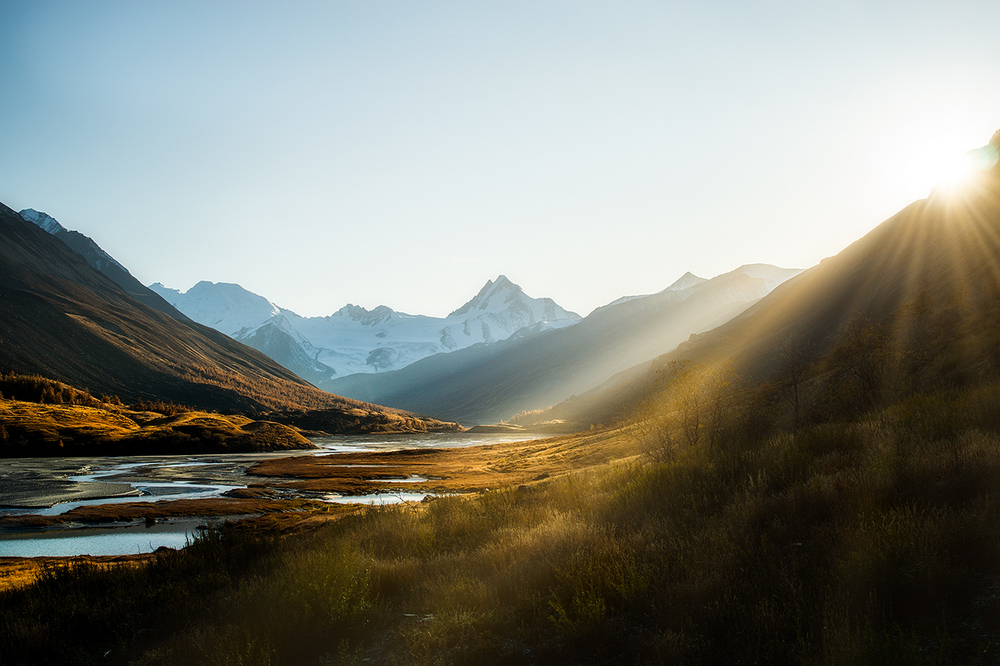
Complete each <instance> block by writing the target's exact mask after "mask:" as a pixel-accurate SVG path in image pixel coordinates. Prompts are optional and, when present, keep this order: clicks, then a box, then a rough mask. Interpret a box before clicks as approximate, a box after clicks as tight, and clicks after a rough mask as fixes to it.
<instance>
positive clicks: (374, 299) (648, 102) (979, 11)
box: [0, 0, 1000, 316]
mask: <svg viewBox="0 0 1000 666" xmlns="http://www.w3.org/2000/svg"><path fill="white" fill-rule="evenodd" d="M0 25H2V26H3V27H4V39H3V40H0V91H2V93H0V95H2V103H0V202H3V203H4V204H6V205H8V206H10V207H11V208H14V209H15V210H21V209H23V208H35V209H37V210H42V211H45V212H47V213H49V214H50V215H52V216H53V217H55V218H56V219H57V220H59V221H60V222H61V223H62V224H63V226H65V227H67V228H69V229H76V230H79V231H81V232H83V233H85V234H87V235H89V236H91V237H92V238H93V239H94V240H95V241H97V243H98V244H100V245H101V246H102V247H103V248H104V249H105V250H106V251H107V252H108V253H110V254H111V255H112V256H114V257H115V258H116V259H118V260H119V261H120V262H121V263H123V264H124V265H125V266H126V267H127V268H128V269H129V270H130V271H131V272H132V274H133V275H135V276H136V277H137V278H138V279H139V280H140V281H142V282H143V283H145V284H150V283H152V282H161V283H163V284H164V285H166V286H168V287H173V288H178V289H181V290H186V289H188V288H190V287H191V286H192V285H194V284H195V283H197V282H199V281H201V280H210V281H213V282H235V283H238V284H240V285H242V286H244V287H245V288H247V289H249V290H251V291H253V292H256V293H258V294H261V295H263V296H265V297H267V298H269V299H270V300H271V301H273V302H275V303H276V304H278V305H280V306H282V307H286V308H289V309H291V310H294V311H295V312H297V313H299V314H301V315H305V316H320V315H328V314H331V313H333V312H334V311H336V310H337V309H339V308H340V307H342V306H343V305H345V304H346V303H353V304H357V305H362V306H364V307H367V308H369V309H371V308H374V307H375V306H377V305H381V304H384V305H388V306H389V307H391V308H393V309H395V310H398V311H402V312H407V313H410V314H427V315H434V316H444V315H447V314H448V313H449V312H451V311H452V310H454V309H456V308H458V307H459V306H461V305H462V304H463V303H464V302H466V301H467V300H469V299H470V298H472V297H473V296H474V295H475V294H476V292H477V291H478V290H479V289H480V288H481V287H482V285H483V284H484V283H485V282H486V281H487V280H488V279H494V278H496V277H497V275H500V274H504V275H506V276H507V277H508V278H510V279H511V280H512V281H513V282H515V283H517V284H519V285H520V286H521V287H522V288H523V289H524V291H525V292H526V293H527V294H528V295H530V296H534V297H543V296H544V297H550V298H553V299H554V300H555V301H556V302H557V303H559V304H560V305H562V306H563V307H565V308H567V309H570V310H574V311H576V312H578V313H580V314H584V315H585V314H587V313H589V312H590V311H591V310H593V309H594V308H595V307H598V306H600V305H603V304H605V303H608V302H610V301H612V300H614V299H616V298H618V297H620V296H625V295H633V294H643V293H652V292H656V291H659V290H661V289H663V288H665V287H666V286H668V285H669V284H670V283H671V282H673V281H674V280H676V279H677V278H678V277H680V276H681V275H682V274H684V273H685V272H687V271H691V272H693V273H695V274H697V275H700V276H702V277H712V276H714V275H718V274H720V273H724V272H727V271H729V270H732V269H735V268H737V267H738V266H740V265H742V264H746V263H757V262H765V263H772V264H776V265H779V266H784V267H798V268H806V267H809V266H811V265H814V264H816V263H818V262H819V261H820V260H821V259H822V258H824V257H826V256H830V255H833V254H836V253H837V252H839V251H840V250H842V249H843V248H844V247H846V246H847V245H849V244H850V243H851V242H853V241H854V240H856V239H858V238H860V237H861V236H862V235H864V234H865V233H867V232H868V231H869V230H871V229H872V228H874V227H875V226H876V225H877V224H878V223H880V222H881V221H883V220H884V219H886V218H888V217H890V216H891V215H892V214H894V213H895V212H896V211H898V210H899V209H901V208H903V207H904V206H906V205H907V204H909V203H910V202H912V201H914V200H916V199H920V198H923V197H925V196H926V195H927V194H928V192H929V190H930V188H931V187H932V186H933V185H934V184H935V182H937V181H938V180H939V179H940V178H941V177H942V174H943V173H944V170H945V169H947V167H948V165H949V164H951V163H953V162H954V161H955V160H957V159H961V156H962V155H964V153H965V152H966V151H968V150H971V149H974V148H977V147H979V146H982V145H983V144H985V143H986V142H987V141H988V140H989V139H990V137H991V136H992V134H993V132H994V131H996V130H997V129H1000V86H997V85H996V83H997V73H998V72H1000V40H998V39H996V35H995V31H996V26H997V25H1000V4H998V3H996V2H995V0H994V1H992V2H962V1H960V0H958V1H954V0H953V1H950V2H928V1H920V0H911V1H906V2H904V1H894V2H852V1H850V0H840V1H837V2H823V1H820V2H617V1H615V2H610V1H608V2H587V1H581V0H573V1H566V2H560V1H542V2H538V1H531V2H517V1H505V2H490V1H483V2H421V1H419V0H414V1H406V2H391V1H379V2H368V1H358V2H347V1H344V2H334V1H330V2H295V1H282V2H224V1H221V0H216V1H213V2H202V1H199V2H183V1H178V0H172V1H171V2H169V3H168V2H151V1H142V0H140V1H128V2H119V1H116V0H103V1H101V2H84V1H78V0H74V1H70V2H48V1H46V0H30V1H27V0H26V1H11V0H0Z"/></svg>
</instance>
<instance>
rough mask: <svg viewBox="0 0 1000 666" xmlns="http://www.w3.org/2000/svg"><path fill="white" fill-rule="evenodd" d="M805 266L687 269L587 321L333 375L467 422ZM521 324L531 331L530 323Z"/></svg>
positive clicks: (360, 394)
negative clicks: (708, 273)
mask: <svg viewBox="0 0 1000 666" xmlns="http://www.w3.org/2000/svg"><path fill="white" fill-rule="evenodd" d="M800 272H801V271H799V270H797V269H785V268H778V267H777V266H769V265H766V264H747V265H744V266H740V267H739V268H737V269H735V270H732V271H729V272H728V273H724V274H722V275H718V276H716V277H714V278H712V279H710V280H706V279H703V278H700V277H697V276H695V275H692V274H691V273H687V274H685V275H684V276H683V277H681V278H680V279H679V280H677V281H676V282H674V283H673V284H671V285H670V286H669V287H667V288H666V289H664V290H662V291H660V292H657V293H655V294H651V295H648V296H634V297H626V298H623V299H618V300H617V301H615V302H614V303H612V304H609V305H606V306H604V307H602V308H598V309H596V310H594V311H593V312H592V313H590V314H589V315H588V316H587V317H586V318H585V319H583V320H582V321H581V322H580V323H578V324H576V325H574V326H571V327H567V328H563V329H560V330H555V331H548V332H544V333H541V334H537V335H531V336H527V337H521V336H519V335H512V336H511V337H510V338H508V339H507V340H504V341H501V342H497V343H495V344H492V345H478V346H474V347H469V348H467V349H461V350H457V351H455V352H454V353H452V354H439V355H436V356H433V357H430V358H425V359H421V360H420V361H417V362H416V363H413V364H411V365H409V366H407V367H405V368H402V369H400V370H396V371H393V372H383V373H378V374H366V375H352V376H349V377H343V378H334V379H332V380H331V381H329V382H327V383H326V384H325V388H327V390H329V391H332V392H334V393H337V394H339V395H346V396H350V397H353V398H358V399H364V400H371V399H373V398H377V399H378V401H379V402H380V403H381V404H387V405H391V406H393V407H400V408H403V409H409V410H413V411H416V412H419V413H433V414H445V415H446V416H447V418H449V419H455V420H457V421H459V422H461V423H463V424H465V425H474V424H477V423H495V422H496V421H497V420H499V419H507V418H510V417H511V416H513V415H514V414H517V413H518V412H520V411H522V410H528V411H531V410H535V409H543V408H545V407H548V406H549V405H552V404H555V403H559V402H561V401H563V400H566V399H567V398H569V397H570V396H571V395H574V394H576V395H579V394H581V393H583V392H585V391H588V390H590V389H592V388H594V387H596V386H599V385H601V384H602V383H603V382H605V381H607V380H608V379H609V378H611V377H612V376H614V375H615V374H616V373H618V372H621V371H623V370H625V369H627V368H630V367H632V366H634V365H636V364H638V363H643V362H646V361H649V360H651V359H653V358H656V357H657V356H659V355H661V354H663V353H665V352H668V351H670V350H672V349H674V348H676V346H677V345H678V344H680V343H682V342H684V341H686V340H688V339H689V338H690V337H691V335H692V334H699V333H703V332H704V331H707V330H709V329H712V328H715V327H716V326H718V325H720V324H722V323H724V322H726V321H729V320H730V319H732V318H733V317H735V316H737V315H739V314H740V313H742V312H743V311H745V310H746V309H747V308H748V307H750V306H751V305H752V304H754V303H756V302H757V301H759V300H760V299H761V298H763V297H764V296H766V295H767V294H769V293H770V292H771V291H772V290H773V289H774V288H776V287H777V286H778V285H779V284H781V283H782V282H784V281H785V280H788V279H790V278H792V277H794V276H795V275H797V274H798V273H800ZM522 330H523V329H522Z"/></svg>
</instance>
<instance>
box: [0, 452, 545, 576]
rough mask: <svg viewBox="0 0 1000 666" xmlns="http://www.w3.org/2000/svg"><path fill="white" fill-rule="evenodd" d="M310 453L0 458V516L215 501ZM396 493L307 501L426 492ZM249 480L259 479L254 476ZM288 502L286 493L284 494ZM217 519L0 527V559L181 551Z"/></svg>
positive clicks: (331, 498)
mask: <svg viewBox="0 0 1000 666" xmlns="http://www.w3.org/2000/svg"><path fill="white" fill-rule="evenodd" d="M539 436H540V435H525V434H492V433H491V434H470V433H426V434H419V435H411V434H406V435H402V434H399V435H395V434H390V435H385V434H381V435H353V436H340V437H325V438H314V439H313V440H312V441H313V443H314V444H316V445H317V446H318V447H319V449H318V450H316V451H313V452H312V455H317V456H329V455H336V454H338V453H348V452H365V451H394V450H402V449H414V448H455V447H466V446H478V445H482V444H493V443H501V442H512V441H523V440H525V439H534V438H536V437H539ZM309 453H310V452H307V451H306V452H304V451H292V452H287V453H278V454H275V453H237V454H211V455H200V456H197V455H196V456H192V455H182V456H122V457H114V458H14V459H5V460H0V516H4V515H25V514H28V515H40V516H53V515H60V514H64V513H66V512H67V511H70V510H72V509H74V508H76V507H84V506H96V505H101V504H112V503H126V502H157V501H163V500H175V499H201V498H209V497H219V496H221V495H222V494H223V493H225V492H227V491H230V490H235V489H237V488H245V487H247V477H246V470H247V468H248V467H250V466H251V465H253V464H254V463H257V462H259V461H261V460H266V459H272V458H276V457H281V456H301V455H309ZM423 480H424V479H422V478H420V477H416V476H412V477H410V478H406V479H399V480H398V481H397V483H399V484H400V490H399V491H398V492H392V493H380V494H377V495H365V496H339V495H329V494H324V495H317V496H309V498H310V499H317V500H320V501H326V502H333V503H368V504H389V503H396V502H405V501H419V500H421V499H423V498H424V497H426V493H413V492H406V491H405V490H403V489H404V488H405V484H407V483H417V482H420V481H423ZM253 481H254V482H255V483H259V482H260V481H261V480H260V479H258V478H254V479H253ZM288 496H289V497H292V496H294V495H292V494H289V495H288ZM222 520H224V518H204V517H200V518H198V517H196V518H177V519H169V518H168V519H161V520H159V521H157V522H156V523H152V522H150V523H149V524H147V523H146V522H145V521H133V522H131V523H127V524H121V525H116V526H114V527H109V526H106V525H104V526H101V527H93V526H88V525H82V524H76V523H66V524H63V525H61V526H59V527H45V528H41V527H40V528H25V527H23V526H19V527H16V528H11V527H3V528H0V557H37V556H60V557H64V556H72V555H127V554H136V553H148V552H153V551H154V550H156V549H157V548H160V547H167V548H183V547H184V546H185V545H186V544H188V543H190V541H191V540H192V539H193V538H194V536H195V534H196V533H197V530H198V528H199V526H204V525H206V524H211V523H213V522H220V521H222Z"/></svg>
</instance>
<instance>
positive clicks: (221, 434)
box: [0, 399, 314, 457]
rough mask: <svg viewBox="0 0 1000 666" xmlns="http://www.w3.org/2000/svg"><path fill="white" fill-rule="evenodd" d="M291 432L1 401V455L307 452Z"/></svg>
mask: <svg viewBox="0 0 1000 666" xmlns="http://www.w3.org/2000/svg"><path fill="white" fill-rule="evenodd" d="M311 448H314V445H313V444H312V443H311V442H310V441H309V440H308V439H306V438H305V437H303V436H302V435H301V434H300V433H299V432H298V431H297V430H296V429H294V428H291V427H288V426H285V425H281V424H278V423H273V422H267V421H255V420H253V419H249V418H246V417H244V416H236V415H229V416H227V415H222V414H212V413H208V412H201V411H185V412H182V413H179V414H175V415H171V416H164V415H163V414H159V413H156V412H140V411H135V410H132V409H128V408H124V407H120V406H115V405H111V404H104V405H102V406H100V407H88V406H83V405H68V404H67V405H61V404H60V405H47V404H38V403H33V402H22V401H18V400H4V399H0V457H28V456H95V455H125V454H128V455H147V454H174V453H176V454H185V453H207V452H212V453H222V452H226V451H230V452H236V451H280V450H287V449H311Z"/></svg>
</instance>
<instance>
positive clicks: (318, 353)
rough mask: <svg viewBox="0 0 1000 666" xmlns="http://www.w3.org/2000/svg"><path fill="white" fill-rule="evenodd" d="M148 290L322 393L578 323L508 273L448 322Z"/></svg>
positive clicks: (230, 287) (208, 288)
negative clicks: (357, 378)
mask: <svg viewBox="0 0 1000 666" xmlns="http://www.w3.org/2000/svg"><path fill="white" fill-rule="evenodd" d="M150 288H151V289H152V290H153V291H155V292H156V293H158V294H159V295H160V296H162V297H163V298H164V299H165V300H167V301H168V302H170V303H171V304H172V305H174V306H175V307H177V308H178V309H179V310H180V311H181V312H184V313H185V314H186V315H187V316H189V317H191V318H192V319H194V320H195V321H197V322H200V323H202V324H205V325H206V326H211V327H213V328H215V329H217V330H219V331H221V332H223V333H226V334H227V335H230V336H231V337H233V338H234V339H236V340H239V341H241V342H244V343H245V344H248V345H250V346H252V347H254V348H255V349H258V350H260V351H262V352H264V353H265V354H267V355H268V356H270V357H271V358H273V359H276V360H278V361H279V362H280V363H282V364H285V365H286V367H288V368H289V369H291V370H292V371H294V372H295V373H296V374H298V375H299V376H301V377H304V378H306V379H308V380H309V381H310V382H312V383H314V384H316V385H317V386H320V387H321V388H325V387H326V386H327V383H328V382H329V381H330V380H332V379H334V378H339V377H344V376H347V375H351V374H357V373H378V372H386V371H390V370H394V369H397V368H402V367H405V366H407V365H409V364H410V363H413V362H415V361H418V360H420V359H422V358H426V357H427V356H432V355H434V354H439V353H443V352H451V351H455V350H457V349H465V348H467V347H470V346H472V345H475V344H481V343H485V344H491V343H494V342H497V341H500V340H505V339H507V338H509V337H511V336H512V335H515V334H518V335H521V336H524V335H531V334H535V333H538V332H541V331H544V330H550V329H556V328H562V327H565V326H570V325H573V324H575V323H576V322H578V321H579V320H580V317H579V315H577V314H575V313H573V312H569V311H567V310H565V309H563V308H561V307H560V306H559V305H558V304H556V303H555V302H554V301H553V300H552V299H549V298H531V297H529V296H527V295H526V294H525V293H524V291H523V290H522V289H521V288H520V287H519V286H517V285H516V284H514V283H513V282H511V281H510V280H508V279H507V278H506V277H505V276H503V275H501V276H499V277H498V278H497V279H496V280H490V281H488V282H487V283H486V285H485V286H484V287H483V288H482V289H481V290H480V291H479V293H478V294H476V296H475V297H474V298H472V299H471V300H470V301H469V302H467V303H465V304H464V305H463V306H461V307H460V308H458V309H456V310H455V311H454V312H452V313H451V314H449V315H448V316H447V317H444V318H441V317H427V316H423V315H409V314H406V313H402V312H396V311H395V310H393V309H391V308H389V307H386V306H384V305H380V306H378V307H376V308H374V309H372V310H370V311H369V310H367V309H365V308H363V307H361V306H358V305H351V304H348V305H345V306H344V307H343V308H341V309H340V310H338V311H336V312H335V313H333V314H332V315H330V316H327V317H302V316H300V315H298V314H296V313H294V312H292V311H291V310H287V309H285V308H281V307H279V306H277V305H275V304H274V303H272V302H270V301H269V300H267V299H266V298H264V297H262V296H259V295H257V294H254V293H252V292H250V291H247V290H246V289H243V288H242V287H240V286H239V285H235V284H225V283H211V282H199V283H198V284H196V285H195V286H194V287H192V288H191V289H189V290H188V291H187V292H183V293H182V292H180V291H178V290H176V289H169V288H167V287H164V286H163V285H162V284H159V283H157V284H153V285H151V286H150Z"/></svg>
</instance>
